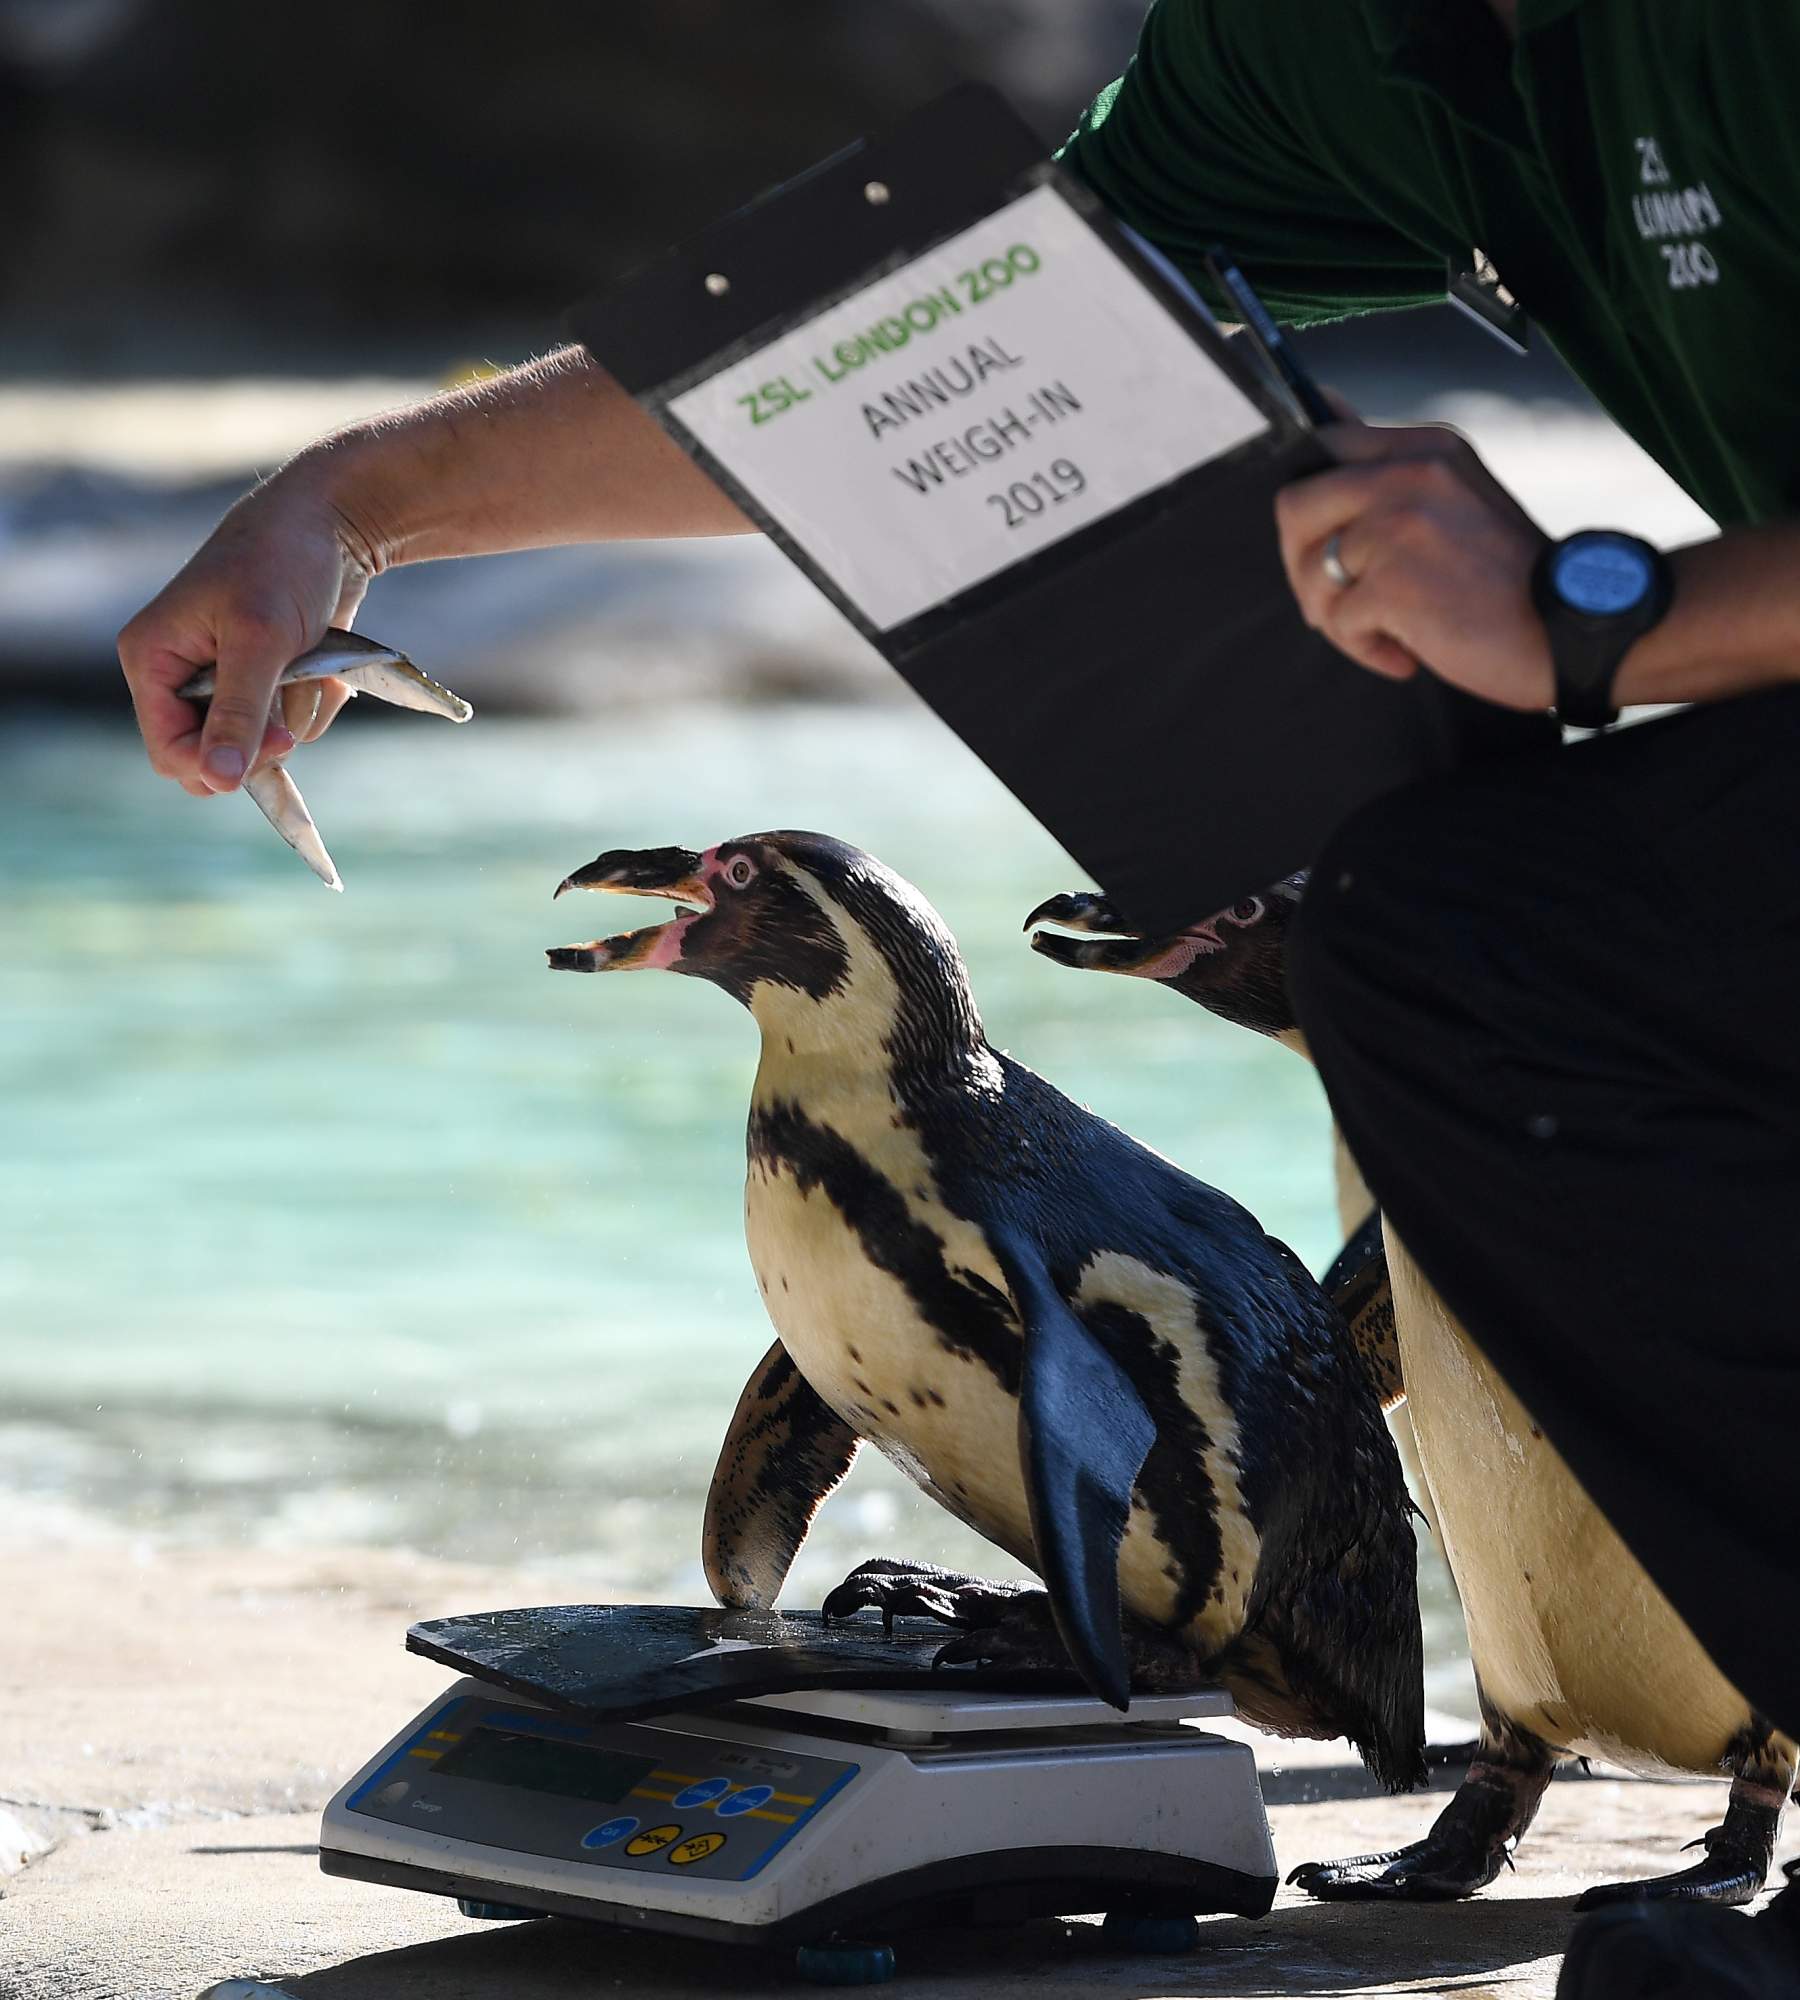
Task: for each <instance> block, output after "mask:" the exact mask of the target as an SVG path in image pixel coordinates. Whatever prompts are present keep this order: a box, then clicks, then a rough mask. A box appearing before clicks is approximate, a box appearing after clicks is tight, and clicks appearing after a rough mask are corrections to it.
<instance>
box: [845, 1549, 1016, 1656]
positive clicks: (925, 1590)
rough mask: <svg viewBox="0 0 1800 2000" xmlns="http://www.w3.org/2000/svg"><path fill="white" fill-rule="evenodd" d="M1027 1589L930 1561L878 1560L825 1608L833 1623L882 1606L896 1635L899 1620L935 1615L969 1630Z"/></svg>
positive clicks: (884, 1625)
mask: <svg viewBox="0 0 1800 2000" xmlns="http://www.w3.org/2000/svg"><path fill="white" fill-rule="evenodd" d="M1023 1592H1024V1586H1023V1585H1021V1584H1008V1583H989V1582H986V1581H984V1580H983V1579H982V1578H980V1577H975V1576H960V1575H958V1574H957V1573H956V1572H955V1571H953V1570H946V1569H936V1568H933V1567H932V1565H931V1564H929V1563H909V1562H901V1561H894V1560H886V1561H884V1560H881V1559H879V1558H877V1559H876V1560H874V1561H871V1562H866V1563H861V1564H859V1565H858V1566H857V1568H855V1569H853V1570H852V1571H851V1572H850V1574H849V1575H848V1576H847V1577H846V1578H845V1579H844V1581H843V1582H842V1583H840V1584H839V1585H838V1586H837V1588H836V1589H835V1590H834V1591H832V1592H831V1593H830V1595H829V1596H827V1598H826V1599H825V1602H824V1603H823V1604H822V1605H821V1606H820V1607H819V1610H820V1616H821V1617H823V1618H824V1619H825V1621H826V1622H827V1623H828V1624H829V1623H830V1622H831V1621H833V1620H834V1619H839V1618H854V1617H855V1616H856V1614H857V1613H858V1612H859V1611H864V1610H871V1609H872V1610H877V1611H879V1612H880V1613H881V1629H882V1630H883V1631H884V1632H885V1633H887V1634H888V1635H889V1637H892V1635H893V1630H894V1620H895V1619H896V1618H933V1619H935V1620H936V1621H937V1622H938V1623H939V1624H940V1625H955V1626H962V1627H965V1628H972V1627H976V1626H981V1625H991V1624H993V1623H994V1622H995V1620H996V1619H997V1618H998V1617H999V1616H1000V1614H1001V1613H1002V1612H1003V1611H1004V1610H1005V1609H1006V1608H1007V1607H1008V1606H1009V1605H1010V1604H1012V1603H1013V1602H1014V1600H1015V1599H1017V1598H1018V1597H1019V1596H1020V1595H1021V1594H1023Z"/></svg>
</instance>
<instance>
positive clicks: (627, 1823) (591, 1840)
mask: <svg viewBox="0 0 1800 2000" xmlns="http://www.w3.org/2000/svg"><path fill="white" fill-rule="evenodd" d="M637 1829H638V1823H637V1821H636V1820H634V1819H609V1820H608V1821H607V1822H606V1824H605V1825H604V1826H595V1827H590V1828H589V1829H588V1831H587V1832H586V1833H584V1834H583V1835H582V1836H581V1844H582V1846H583V1847H588V1848H594V1847H611V1846H613V1845H614V1843H615V1842H617V1841H621V1840H623V1839H624V1838H625V1836H626V1835H627V1834H628V1833H636V1832H637Z"/></svg>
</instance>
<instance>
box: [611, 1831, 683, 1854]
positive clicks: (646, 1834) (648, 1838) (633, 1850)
mask: <svg viewBox="0 0 1800 2000" xmlns="http://www.w3.org/2000/svg"><path fill="white" fill-rule="evenodd" d="M680 1838H681V1829H680V1827H678V1826H647V1827H645V1829H644V1830H643V1832H642V1833H640V1834H639V1835H638V1836H637V1838H636V1839H635V1840H628V1841H627V1842H626V1843H625V1852H626V1853H627V1854H655V1853H656V1852H657V1851H658V1850H659V1849H660V1848H664V1847H667V1846H668V1844H669V1842H670V1841H672V1840H679V1839H680Z"/></svg>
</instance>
